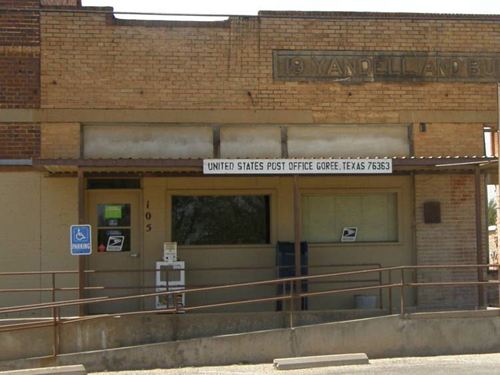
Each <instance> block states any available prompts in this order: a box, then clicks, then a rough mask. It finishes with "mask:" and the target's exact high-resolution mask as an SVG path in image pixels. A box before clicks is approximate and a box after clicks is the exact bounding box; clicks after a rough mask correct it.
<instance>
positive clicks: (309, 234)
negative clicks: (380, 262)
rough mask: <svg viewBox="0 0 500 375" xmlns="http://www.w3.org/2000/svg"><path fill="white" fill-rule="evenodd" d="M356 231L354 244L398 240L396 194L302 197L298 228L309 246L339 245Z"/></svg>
mask: <svg viewBox="0 0 500 375" xmlns="http://www.w3.org/2000/svg"><path fill="white" fill-rule="evenodd" d="M351 227H356V228H357V231H356V239H355V242H395V241H397V240H398V215H397V193H366V194H325V195H306V196H304V197H303V198H302V228H303V233H304V239H305V240H306V241H309V242H316V243H321V242H341V240H342V234H343V231H344V229H345V228H351Z"/></svg>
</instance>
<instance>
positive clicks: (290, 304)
mask: <svg viewBox="0 0 500 375" xmlns="http://www.w3.org/2000/svg"><path fill="white" fill-rule="evenodd" d="M294 285H295V283H294V282H293V281H290V302H289V303H288V310H289V312H290V320H289V322H290V328H293V310H294V308H295V299H294V294H295V293H294V290H293V288H294ZM283 290H284V291H286V283H285V282H283Z"/></svg>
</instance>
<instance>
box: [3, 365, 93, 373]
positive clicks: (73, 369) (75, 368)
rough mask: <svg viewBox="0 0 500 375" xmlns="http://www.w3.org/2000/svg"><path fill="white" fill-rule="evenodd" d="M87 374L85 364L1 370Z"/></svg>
mask: <svg viewBox="0 0 500 375" xmlns="http://www.w3.org/2000/svg"><path fill="white" fill-rule="evenodd" d="M4 374H5V375H7V374H8V375H52V374H54V375H86V374H87V370H85V367H84V366H83V365H72V366H57V367H42V368H28V369H24V370H13V371H0V375H4Z"/></svg>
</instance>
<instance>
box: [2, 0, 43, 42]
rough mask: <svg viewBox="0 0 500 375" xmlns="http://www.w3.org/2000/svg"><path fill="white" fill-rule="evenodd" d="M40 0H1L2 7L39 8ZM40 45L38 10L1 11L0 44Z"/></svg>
mask: <svg viewBox="0 0 500 375" xmlns="http://www.w3.org/2000/svg"><path fill="white" fill-rule="evenodd" d="M39 5H40V1H39V0H0V8H38V7H39ZM19 45H23V46H38V45H40V14H39V13H38V12H12V11H2V12H0V46H19Z"/></svg>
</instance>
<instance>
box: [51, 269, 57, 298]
mask: <svg viewBox="0 0 500 375" xmlns="http://www.w3.org/2000/svg"><path fill="white" fill-rule="evenodd" d="M52 302H56V274H55V272H52Z"/></svg>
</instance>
